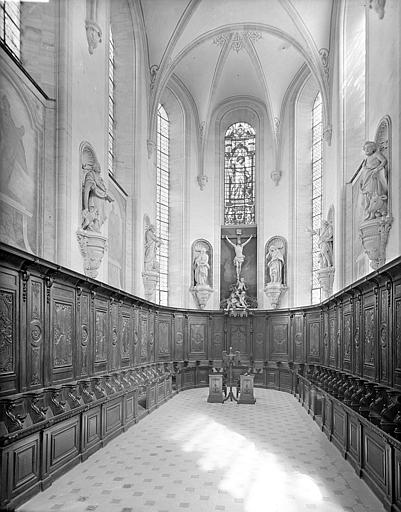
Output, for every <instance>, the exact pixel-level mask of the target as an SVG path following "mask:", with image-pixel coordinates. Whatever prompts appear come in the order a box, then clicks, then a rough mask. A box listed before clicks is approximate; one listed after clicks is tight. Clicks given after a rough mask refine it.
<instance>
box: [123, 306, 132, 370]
mask: <svg viewBox="0 0 401 512" xmlns="http://www.w3.org/2000/svg"><path fill="white" fill-rule="evenodd" d="M132 331H133V329H132V316H131V308H130V307H129V306H126V305H123V306H121V308H120V333H121V367H122V368H124V367H125V366H130V365H132V363H133V355H132V347H131V340H132V339H133V332H132Z"/></svg>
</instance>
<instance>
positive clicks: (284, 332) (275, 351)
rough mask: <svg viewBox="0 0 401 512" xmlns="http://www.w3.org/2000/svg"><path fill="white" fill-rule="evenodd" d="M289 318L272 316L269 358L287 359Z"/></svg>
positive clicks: (276, 359)
mask: <svg viewBox="0 0 401 512" xmlns="http://www.w3.org/2000/svg"><path fill="white" fill-rule="evenodd" d="M288 337H289V318H288V316H279V317H275V318H272V320H271V324H270V336H269V338H270V359H271V360H273V361H288Z"/></svg>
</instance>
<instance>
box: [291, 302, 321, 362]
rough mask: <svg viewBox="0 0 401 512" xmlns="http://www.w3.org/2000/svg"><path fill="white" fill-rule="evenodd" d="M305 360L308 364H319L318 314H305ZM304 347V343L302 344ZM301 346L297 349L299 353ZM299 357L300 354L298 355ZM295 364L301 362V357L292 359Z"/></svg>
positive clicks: (319, 328)
mask: <svg viewBox="0 0 401 512" xmlns="http://www.w3.org/2000/svg"><path fill="white" fill-rule="evenodd" d="M305 322H306V347H305V348H306V360H307V362H308V363H320V357H321V355H320V331H321V325H320V314H319V313H318V312H313V313H306V315H305ZM303 345H305V343H303ZM301 350H302V346H301V347H299V348H298V352H301ZM300 356H301V354H300ZM294 360H295V361H296V362H297V363H300V362H302V361H303V358H302V357H298V358H297V359H294Z"/></svg>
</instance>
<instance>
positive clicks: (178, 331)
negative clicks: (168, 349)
mask: <svg viewBox="0 0 401 512" xmlns="http://www.w3.org/2000/svg"><path fill="white" fill-rule="evenodd" d="M183 359H184V316H183V315H178V314H177V315H174V360H175V361H182V360H183Z"/></svg>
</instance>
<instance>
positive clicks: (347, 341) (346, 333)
mask: <svg viewBox="0 0 401 512" xmlns="http://www.w3.org/2000/svg"><path fill="white" fill-rule="evenodd" d="M351 302H352V298H351V299H348V300H347V301H345V302H344V303H343V309H342V333H343V336H342V361H343V369H344V370H345V371H347V372H350V371H352V366H351V365H352V360H351V354H352V350H351V344H352V331H353V329H352V303H351Z"/></svg>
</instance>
